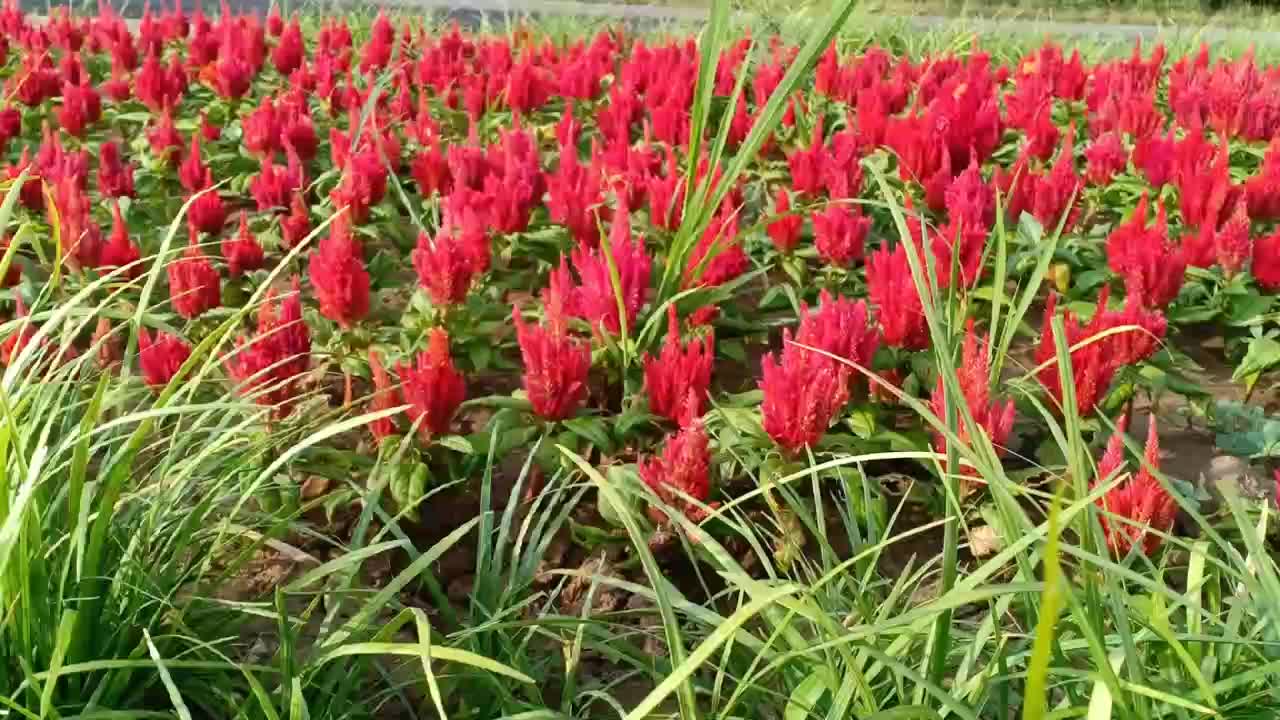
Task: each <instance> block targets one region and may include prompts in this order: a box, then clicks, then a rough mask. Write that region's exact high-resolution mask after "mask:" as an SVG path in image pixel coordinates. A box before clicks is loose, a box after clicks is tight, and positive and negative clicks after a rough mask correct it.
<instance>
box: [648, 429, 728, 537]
mask: <svg viewBox="0 0 1280 720" xmlns="http://www.w3.org/2000/svg"><path fill="white" fill-rule="evenodd" d="M710 466H711V457H710V453H709V452H708V450H707V432H706V430H704V429H703V427H702V423H700V422H695V423H693V424H692V425H689V426H687V427H685V428H684V429H682V430H681V431H680V432H678V433H676V434H675V435H673V436H670V437H669V438H668V439H667V443H666V447H665V448H664V449H663V451H662V455H661V456H654V457H649V458H645V459H642V460H640V461H639V462H638V463H636V470H637V471H638V472H639V473H640V478H641V479H642V480H644V483H645V485H648V486H649V489H650V490H652V491H653V493H654V494H655V495H657V496H658V499H659V500H661V501H662V503H663V504H664V505H667V506H669V507H671V508H674V509H676V510H678V511H680V512H682V513H684V516H685V517H687V518H688V519H689V520H690V521H692V522H695V523H696V522H702V521H703V520H704V519H706V517H707V511H706V510H704V509H703V507H702V506H703V505H707V499H708V498H710V497H711V477H710ZM695 501H696V502H695ZM718 504H719V503H711V504H710V505H709V507H712V508H714V507H716V506H717V505H718ZM649 519H650V520H652V521H653V522H654V523H657V524H659V525H660V524H662V523H665V522H668V521H669V518H668V517H667V515H666V513H665V512H664V511H662V510H660V509H658V508H656V507H650V508H649Z"/></svg>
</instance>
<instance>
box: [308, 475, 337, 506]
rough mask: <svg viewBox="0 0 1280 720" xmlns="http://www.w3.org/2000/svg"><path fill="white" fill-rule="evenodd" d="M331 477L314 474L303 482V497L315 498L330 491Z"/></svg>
mask: <svg viewBox="0 0 1280 720" xmlns="http://www.w3.org/2000/svg"><path fill="white" fill-rule="evenodd" d="M329 485H330V482H329V478H327V477H321V476H320V475H312V476H310V477H308V478H307V479H306V481H305V482H303V483H302V499H303V500H315V499H316V498H318V497H320V496H321V495H324V494H325V493H327V492H329Z"/></svg>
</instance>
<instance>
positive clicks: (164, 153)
mask: <svg viewBox="0 0 1280 720" xmlns="http://www.w3.org/2000/svg"><path fill="white" fill-rule="evenodd" d="M147 142H148V143H149V144H150V145H151V154H152V155H155V156H156V157H157V158H160V159H162V160H164V161H165V162H167V163H169V164H170V165H176V164H178V161H179V160H180V159H181V158H182V136H181V135H179V134H178V129H177V128H176V127H174V124H173V114H172V113H171V112H170V110H169V108H165V109H164V110H163V111H162V112H161V113H160V118H159V119H158V120H156V121H155V122H154V123H153V124H152V125H151V126H150V127H148V128H147Z"/></svg>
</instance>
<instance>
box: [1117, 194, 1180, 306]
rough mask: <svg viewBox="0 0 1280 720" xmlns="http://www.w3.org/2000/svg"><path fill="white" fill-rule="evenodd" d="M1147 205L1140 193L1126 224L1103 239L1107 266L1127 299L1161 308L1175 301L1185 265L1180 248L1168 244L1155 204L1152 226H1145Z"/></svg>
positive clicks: (1160, 212)
mask: <svg viewBox="0 0 1280 720" xmlns="http://www.w3.org/2000/svg"><path fill="white" fill-rule="evenodd" d="M1147 203H1148V199H1147V195H1146V193H1143V195H1142V199H1141V200H1139V201H1138V205H1137V207H1136V208H1134V211H1133V216H1132V217H1131V218H1130V220H1129V222H1128V223H1125V224H1123V225H1120V226H1119V227H1117V228H1116V229H1115V230H1113V231H1111V234H1110V235H1109V236H1108V237H1107V262H1108V264H1109V265H1110V266H1111V269H1112V270H1113V271H1114V272H1115V273H1116V274H1117V275H1120V276H1121V277H1123V278H1124V284H1125V293H1126V294H1127V295H1130V296H1133V297H1137V298H1138V299H1139V300H1140V301H1141V302H1142V303H1143V304H1144V305H1146V306H1147V307H1153V308H1162V307H1165V306H1166V305H1168V304H1169V303H1171V302H1173V299H1174V298H1176V297H1178V291H1179V290H1181V289H1182V280H1183V277H1184V276H1185V274H1186V269H1187V261H1186V258H1185V257H1184V256H1183V254H1182V250H1181V248H1179V247H1177V246H1175V245H1173V244H1171V243H1170V242H1169V228H1168V221H1167V219H1166V218H1165V211H1164V206H1163V205H1162V204H1160V203H1157V204H1156V208H1157V209H1156V214H1157V219H1156V223H1155V224H1154V225H1151V226H1148V225H1147Z"/></svg>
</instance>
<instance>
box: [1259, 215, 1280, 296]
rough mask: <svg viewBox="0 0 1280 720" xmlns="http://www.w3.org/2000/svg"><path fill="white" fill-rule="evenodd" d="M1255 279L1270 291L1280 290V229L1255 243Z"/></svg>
mask: <svg viewBox="0 0 1280 720" xmlns="http://www.w3.org/2000/svg"><path fill="white" fill-rule="evenodd" d="M1253 279H1254V280H1257V281H1258V285H1260V286H1262V288H1263V289H1264V290H1267V291H1268V292H1276V291H1277V290H1280V229H1276V230H1274V231H1272V232H1271V234H1270V235H1265V236H1263V237H1261V238H1258V241H1257V242H1255V243H1254V244H1253Z"/></svg>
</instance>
